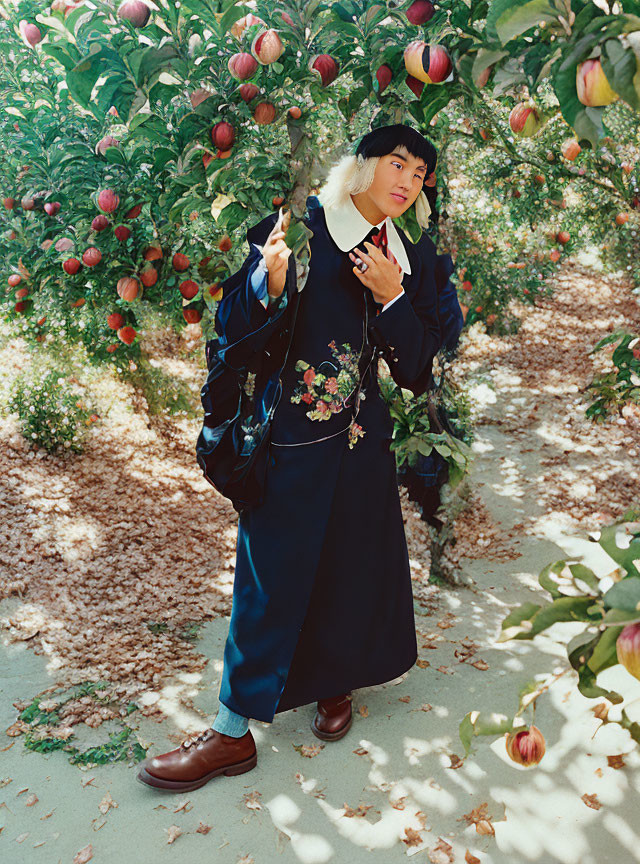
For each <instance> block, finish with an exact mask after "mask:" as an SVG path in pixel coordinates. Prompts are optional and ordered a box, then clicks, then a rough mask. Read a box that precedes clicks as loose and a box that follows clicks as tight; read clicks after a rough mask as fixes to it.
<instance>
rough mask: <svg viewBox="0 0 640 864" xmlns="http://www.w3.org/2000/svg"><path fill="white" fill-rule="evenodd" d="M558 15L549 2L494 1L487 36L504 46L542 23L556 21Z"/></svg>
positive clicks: (524, 0)
mask: <svg viewBox="0 0 640 864" xmlns="http://www.w3.org/2000/svg"><path fill="white" fill-rule="evenodd" d="M557 18H558V13H557V12H556V11H555V10H554V9H553V8H552V6H551V5H550V3H549V2H548V0H493V2H492V3H491V6H490V7H489V13H488V15H487V23H486V28H485V32H486V36H487V37H488V38H489V40H492V39H493V38H494V37H495V38H497V39H499V40H500V42H501V43H502V44H503V45H506V44H507V42H510V41H511V40H512V39H515V38H516V36H521V35H522V34H523V33H526V32H527V30H531V29H532V28H533V27H536V26H537V25H538V24H539V23H540V21H556V20H557Z"/></svg>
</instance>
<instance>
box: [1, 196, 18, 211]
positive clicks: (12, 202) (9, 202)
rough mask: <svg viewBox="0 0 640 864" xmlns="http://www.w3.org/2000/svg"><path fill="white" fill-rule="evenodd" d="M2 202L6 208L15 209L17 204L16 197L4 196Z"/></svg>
mask: <svg viewBox="0 0 640 864" xmlns="http://www.w3.org/2000/svg"><path fill="white" fill-rule="evenodd" d="M2 203H3V204H4V207H5V210H13V208H14V207H15V206H16V199H15V198H4V199H3V201H2Z"/></svg>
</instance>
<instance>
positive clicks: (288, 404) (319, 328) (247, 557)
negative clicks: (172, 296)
mask: <svg viewBox="0 0 640 864" xmlns="http://www.w3.org/2000/svg"><path fill="white" fill-rule="evenodd" d="M436 159H437V154H436V151H435V148H434V147H433V145H432V144H431V143H430V142H429V141H428V140H427V139H426V138H424V137H423V136H422V135H421V134H420V133H419V132H418V131H416V130H415V129H413V128H412V127H410V126H407V125H404V124H393V125H390V126H383V127H379V128H376V129H374V130H373V131H371V132H369V133H367V134H366V135H364V136H363V138H362V139H361V140H360V143H359V144H358V146H357V149H356V151H355V153H352V154H350V155H348V156H346V157H344V158H343V159H342V160H341V161H340V162H339V163H338V164H337V165H335V166H334V167H333V168H332V170H331V172H330V174H329V176H328V178H327V181H326V183H325V184H324V186H323V187H322V188H321V189H320V191H319V193H318V196H317V197H316V196H310V197H309V198H308V200H307V213H308V218H306V217H305V224H307V225H308V227H309V228H310V229H311V230H312V231H313V236H312V237H311V239H310V249H311V259H310V264H309V272H308V277H307V282H306V284H305V286H304V290H303V292H302V295H301V297H300V305H299V308H298V313H297V319H296V321H295V327H294V333H293V341H292V343H291V348H290V351H289V354H288V358H287V362H286V364H285V366H284V368H283V370H282V373H281V376H280V377H281V381H282V392H281V397H280V399H279V402H278V405H277V408H276V411H275V414H274V416H273V421H272V427H271V434H270V442H269V457H268V465H267V470H266V482H265V494H264V499H263V501H262V503H261V504H260V505H258V506H256V507H254V508H251V509H249V510H248V511H244V512H242V513H241V514H240V518H239V521H238V541H237V558H236V569H235V580H234V589H233V607H232V613H231V621H230V626H229V634H228V637H227V641H226V644H225V649H224V670H223V674H222V680H221V684H220V691H219V700H220V708H219V711H218V714H217V716H216V718H215V720H214V722H213V725H212V727H210V728H208V729H207V730H205V731H204V732H203V733H199V734H198V735H195V736H192V737H190V738H189V739H187V740H186V741H185V742H184V743H183V744H182V745H181V746H180V747H179V748H177V749H175V750H172V751H170V752H169V753H165V754H162V755H160V756H156V757H151V758H149V759H147V760H145V762H144V763H143V764H142V766H141V768H140V773H139V774H138V779H140V780H141V781H142V782H144V783H146V784H147V785H150V786H154V787H156V788H162V789H170V790H175V791H181V792H182V791H188V790H190V789H195V788H198V787H199V786H202V785H204V784H205V783H207V782H208V781H209V780H210V779H212V778H213V777H215V776H218V775H220V774H224V775H233V774H240V773H243V772H244V771H248V770H250V769H251V768H253V767H254V766H255V765H256V764H257V752H256V746H255V741H254V739H253V736H252V734H251V731H250V730H249V719H250V718H254V719H257V720H262V721H265V722H268V723H271V722H272V721H273V719H274V715H275V714H276V713H278V712H281V711H286V710H288V709H291V708H294V707H297V706H301V705H306V704H308V703H309V702H314V701H315V702H317V706H316V712H315V716H314V717H313V719H312V722H311V728H312V730H313V732H314V734H315V735H316V736H317V737H319V738H322V739H323V740H337V739H339V738H342V737H343V736H344V735H345V734H346V732H347V731H348V729H349V727H350V725H351V717H352V715H351V693H352V691H353V690H354V689H357V688H360V687H367V686H372V685H374V684H380V683H384V682H386V681H389V680H392V679H395V678H397V677H399V676H400V675H402V674H403V673H405V672H406V671H407V670H408V669H410V668H411V667H412V666H413V665H414V663H415V661H416V659H417V644H416V633H415V621H414V613H413V595H412V589H411V573H410V568H409V556H408V550H407V543H406V537H405V532H404V524H403V520H402V511H401V506H400V498H399V492H398V484H397V475H396V464H395V455H394V453H393V451H391V450H390V449H389V444H390V442H391V439H392V435H393V427H394V424H393V420H392V418H391V416H390V414H389V410H388V407H387V404H386V402H385V401H384V399H383V398H382V396H381V394H380V392H379V390H378V386H377V367H378V358H379V357H380V356H382V357H384V359H385V360H386V362H387V363H388V366H389V369H390V372H391V375H392V377H393V379H394V380H395V382H396V383H397V384H398V385H399V386H401V387H403V388H407V389H409V390H411V391H412V392H413V393H414V395H416V396H417V395H419V394H421V393H423V392H424V391H425V390H426V389H427V388H428V386H429V384H430V381H431V377H432V362H433V359H434V357H435V355H436V353H437V352H438V350H439V348H440V347H441V345H442V343H443V333H442V331H441V326H440V320H439V301H438V290H437V286H436V279H435V265H436V249H435V245H434V243H433V241H432V240H431V238H430V237H429V236H428V235H427V234H426V233H423V234H422V236H421V238H420V239H419V241H418V242H417V243H416V244H413V243H412V242H411V241H410V240H409V238H408V237H407V236H406V235H405V234H404V232H402V231H399V230H398V229H397V228H396V226H395V225H394V222H393V220H394V219H395V218H397V217H399V216H401V215H402V214H403V213H405V211H407V210H408V209H409V208H411V207H415V215H416V219H417V221H418V223H419V224H420V226H421V227H422V228H423V229H425V228H426V227H427V225H428V220H429V214H430V210H431V208H430V205H429V202H428V200H427V196H426V194H425V192H426V191H428V187H426V186H425V181H427V178H429V176H430V175H431V176H433V175H432V172H433V171H434V169H435V165H436ZM285 218H286V217H285ZM286 228H287V222H286V221H285V222H284V223H282V222H280V221H276V215H275V214H271V215H270V216H267V217H266V218H265V219H263V220H262V221H261V222H260V223H259V224H258V225H256V226H254V227H253V228H251V229H250V230H249V232H248V234H247V238H248V240H249V244H250V250H251V251H250V254H249V256H248V258H247V259H246V261H245V263H244V265H243V270H244V278H243V279H242V280H241V284H240V285H239V286H238V287H237V288H236V289H235V290H232V291H230V292H229V293H228V294H226V293H224V283H223V297H222V299H221V301H220V303H219V305H218V307H217V310H216V331H217V333H218V334H219V335H220V337H221V339H222V340H223V341H226V342H228V343H231V342H234V341H236V340H237V339H239V338H241V337H243V336H245V335H247V334H252V333H253V334H255V338H256V340H258V337H260V339H262V343H258V342H257V343H256V344H266V341H265V340H266V339H268V338H270V337H272V336H273V335H274V334H275V333H277V332H279V331H283V330H285V331H286V328H287V326H288V322H289V316H288V312H289V311H290V308H291V305H292V294H293V291H294V290H295V286H294V284H292V283H293V282H295V280H293V279H292V278H291V277H290V273H291V268H290V267H289V266H288V258H289V255H290V253H291V250H290V249H289V248H288V247H287V246H286V244H285V242H284V236H285V233H286Z"/></svg>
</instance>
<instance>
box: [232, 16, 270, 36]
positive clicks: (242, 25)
mask: <svg viewBox="0 0 640 864" xmlns="http://www.w3.org/2000/svg"><path fill="white" fill-rule="evenodd" d="M253 24H262V25H263V26H264V27H266V26H267V25H266V23H265V22H264V21H263V20H262V18H258V16H257V15H253V14H252V13H251V12H249V14H248V15H243V17H242V18H238V20H237V21H236V22H234V23H233V24H232V25H231V33H232V34H233V35H234V36H235V37H236V39H240V37H241V36H242V34H243V33H244V31H245V29H246V28H247V27H251V26H252V25H253Z"/></svg>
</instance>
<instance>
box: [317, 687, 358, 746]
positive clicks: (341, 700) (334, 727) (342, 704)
mask: <svg viewBox="0 0 640 864" xmlns="http://www.w3.org/2000/svg"><path fill="white" fill-rule="evenodd" d="M351 698H352V697H351V693H350V692H349V693H345V694H344V695H342V696H333V697H332V698H331V699H320V700H319V701H318V708H317V711H316V715H315V717H314V718H313V720H312V721H311V731H312V732H313V734H314V735H315V736H316V738H322V739H323V740H324V741H337V740H338V738H342V737H343V736H344V735H346V734H347V732H348V731H349V729H350V728H351V722H352V720H353V717H352V714H351Z"/></svg>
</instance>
